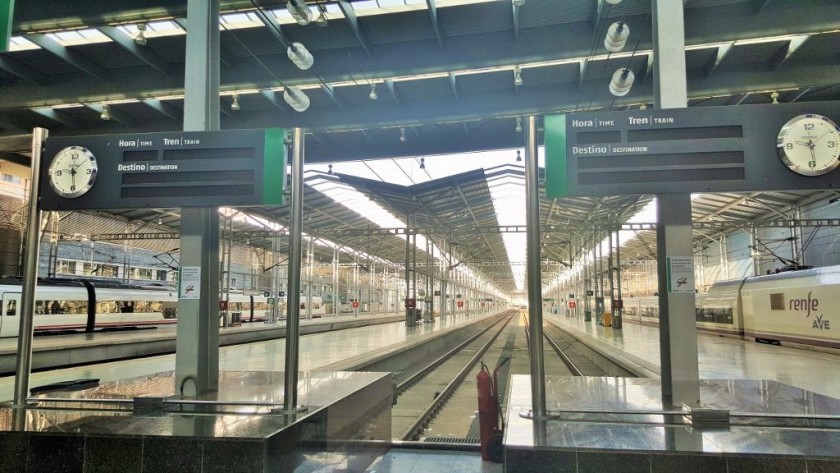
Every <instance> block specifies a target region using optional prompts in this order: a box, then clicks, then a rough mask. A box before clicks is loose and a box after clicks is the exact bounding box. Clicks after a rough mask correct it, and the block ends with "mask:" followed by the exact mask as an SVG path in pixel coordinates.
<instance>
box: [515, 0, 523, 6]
mask: <svg viewBox="0 0 840 473" xmlns="http://www.w3.org/2000/svg"><path fill="white" fill-rule="evenodd" d="M523 5H525V0H513V6H515V7H521V6H523Z"/></svg>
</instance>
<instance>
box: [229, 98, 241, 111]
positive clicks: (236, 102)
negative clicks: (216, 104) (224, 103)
mask: <svg viewBox="0 0 840 473" xmlns="http://www.w3.org/2000/svg"><path fill="white" fill-rule="evenodd" d="M230 109H231V110H233V111H236V110H239V94H233V103H232V104H230Z"/></svg>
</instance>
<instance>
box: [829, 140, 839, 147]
mask: <svg viewBox="0 0 840 473" xmlns="http://www.w3.org/2000/svg"><path fill="white" fill-rule="evenodd" d="M828 147H829V148H835V147H837V142H836V141H829V142H828Z"/></svg>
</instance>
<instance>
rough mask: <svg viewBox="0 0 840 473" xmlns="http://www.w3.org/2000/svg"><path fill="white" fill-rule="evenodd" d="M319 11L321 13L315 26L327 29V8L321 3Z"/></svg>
mask: <svg viewBox="0 0 840 473" xmlns="http://www.w3.org/2000/svg"><path fill="white" fill-rule="evenodd" d="M318 10H320V11H321V13H320V14H319V15H318V19H316V20H315V26H320V27H321V28H325V27H326V26H327V7H325V6H324V5H321V4H320V3H319V4H318Z"/></svg>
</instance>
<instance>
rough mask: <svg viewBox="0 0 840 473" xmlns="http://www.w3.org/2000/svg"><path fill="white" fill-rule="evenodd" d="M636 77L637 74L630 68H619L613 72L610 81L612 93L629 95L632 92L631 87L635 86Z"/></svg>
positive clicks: (618, 95) (620, 95)
mask: <svg viewBox="0 0 840 473" xmlns="http://www.w3.org/2000/svg"><path fill="white" fill-rule="evenodd" d="M634 79H635V75H634V74H633V71H631V70H630V69H626V68H621V69H617V70H616V71H615V72H614V73H613V76H612V80H611V81H610V93H611V94H613V95H615V96H616V97H623V96H625V95H627V94H628V93H629V92H630V88H631V87H633V80H634Z"/></svg>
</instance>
